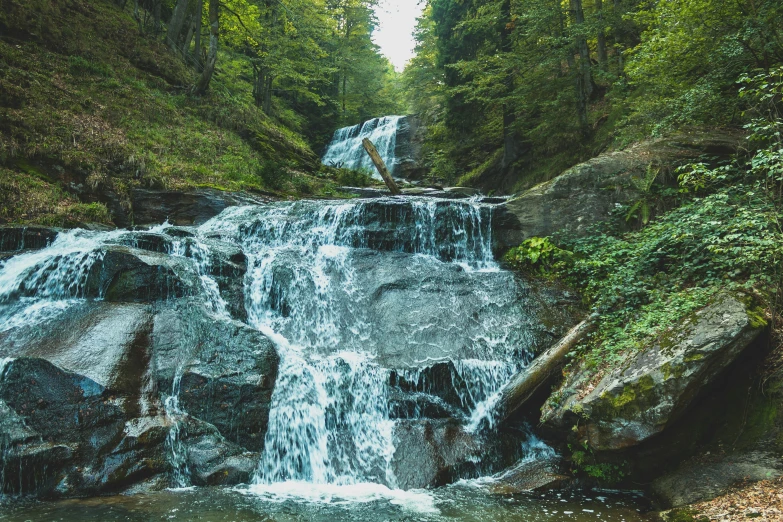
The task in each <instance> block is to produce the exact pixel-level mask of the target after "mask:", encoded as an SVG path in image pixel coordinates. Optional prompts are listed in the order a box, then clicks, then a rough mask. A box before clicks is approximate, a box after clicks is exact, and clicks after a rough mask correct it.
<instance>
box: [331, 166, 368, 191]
mask: <svg viewBox="0 0 783 522" xmlns="http://www.w3.org/2000/svg"><path fill="white" fill-rule="evenodd" d="M335 180H336V181H337V183H338V184H339V185H341V186H343V187H369V186H370V185H373V184H374V183H375V180H374V179H373V178H372V176H370V175H369V174H368V173H367V172H364V171H360V170H351V169H337V176H336V177H335Z"/></svg>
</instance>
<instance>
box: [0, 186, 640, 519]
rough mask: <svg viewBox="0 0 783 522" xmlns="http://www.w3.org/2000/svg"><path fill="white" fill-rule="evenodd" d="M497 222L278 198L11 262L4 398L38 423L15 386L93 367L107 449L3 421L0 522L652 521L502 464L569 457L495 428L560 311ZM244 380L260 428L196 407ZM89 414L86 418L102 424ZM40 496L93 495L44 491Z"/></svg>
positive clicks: (611, 500)
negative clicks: (501, 399) (507, 258)
mask: <svg viewBox="0 0 783 522" xmlns="http://www.w3.org/2000/svg"><path fill="white" fill-rule="evenodd" d="M493 211H494V210H493V206H492V205H490V204H484V203H480V202H479V201H478V200H476V201H464V200H462V201H456V200H442V199H438V200H436V199H428V198H405V199H402V198H381V199H372V200H353V201H298V202H293V203H288V202H286V203H274V204H270V205H266V206H263V207H235V208H229V209H227V210H226V211H224V212H223V213H222V214H221V215H220V216H218V217H216V218H214V219H212V220H211V221H209V222H207V223H206V224H204V225H202V226H200V227H197V228H184V229H183V228H182V227H172V226H170V225H168V224H163V225H160V226H158V227H154V228H153V229H150V230H149V231H145V232H129V231H113V232H87V231H69V232H61V233H60V234H59V235H58V236H57V239H56V240H55V241H54V242H53V243H52V244H50V245H49V246H48V247H47V248H44V249H42V250H36V251H30V252H22V253H20V254H19V255H16V256H13V257H9V258H7V259H5V260H4V261H0V263H1V264H0V341H3V343H2V344H0V360H2V361H3V363H2V366H1V367H0V407H2V408H8V407H11V408H12V409H14V410H15V411H16V412H17V413H19V414H20V415H22V414H25V412H27V411H28V410H27V409H25V408H27V406H26V404H27V403H28V402H31V401H33V402H34V401H36V400H37V399H36V398H35V396H33V395H31V396H29V397H28V396H25V395H21V396H20V394H30V393H33V392H32V391H29V387H28V386H27V385H26V384H24V383H27V382H29V381H26V380H25V379H26V378H27V377H25V374H24V372H25V371H33V370H26V368H29V367H30V365H35V364H41V363H39V362H36V361H41V360H44V361H48V362H51V363H52V364H54V365H55V367H59V368H62V369H63V370H67V371H69V372H73V373H74V374H78V375H82V376H85V377H83V378H82V379H83V380H80V381H78V386H79V387H78V389H77V392H76V395H75V396H74V397H76V399H72V398H70V397H71V396H68V397H69V399H68V400H79V401H86V400H95V399H93V398H99V397H103V399H100V400H102V401H103V405H102V406H100V408H103V409H106V408H109V407H112V408H114V409H112V410H111V411H108V413H101V415H105V416H106V420H103V418H99V419H98V420H97V421H91V422H94V423H97V424H94V425H97V426H105V428H101V429H103V430H104V431H106V436H105V437H106V438H105V440H104V439H100V436H102V435H101V434H102V433H103V432H100V433H92V431H90V430H92V429H93V428H90V427H89V425H88V424H85V423H84V421H82V420H78V419H77V422H76V425H74V426H72V427H69V428H68V429H67V430H66V429H62V430H59V431H58V430H57V429H52V426H51V425H50V424H47V421H46V420H45V419H44V418H43V417H42V419H41V420H38V421H37V420H36V417H35V416H34V413H32V414H31V415H33V417H30V418H29V419H28V420H27V421H21V420H20V421H19V422H20V424H19V425H18V426H17V427H16V428H14V429H15V430H16V431H14V430H11V431H8V430H7V429H6V431H2V430H3V429H5V428H2V422H0V435H2V436H3V437H4V438H0V442H2V448H0V449H2V450H3V451H2V454H3V455H4V459H3V463H2V474H0V479H2V480H0V485H2V488H0V491H2V492H4V496H3V497H0V502H3V504H0V520H64V521H70V520H95V521H99V520H101V521H108V520H275V521H288V520H330V521H331V520H465V521H469V520H512V521H513V520H520V521H522V520H524V521H538V520H551V521H560V520H570V521H588V520H601V521H620V522H636V521H641V520H645V518H644V515H642V514H641V512H643V511H645V510H646V509H647V504H646V502H645V501H644V499H642V498H640V497H638V496H636V495H634V494H631V493H617V492H605V493H598V492H594V493H590V494H585V495H582V496H580V495H569V494H566V493H562V492H551V493H544V494H533V493H525V492H523V491H521V489H525V488H520V487H515V486H514V485H513V484H514V479H513V477H512V478H509V477H511V475H509V474H508V472H507V471H504V470H505V469H506V468H508V467H509V466H514V465H517V466H518V465H519V464H520V463H522V464H524V465H531V466H533V467H536V466H537V465H538V464H542V463H549V462H550V461H551V462H553V463H554V462H556V461H557V455H556V453H555V452H554V450H552V449H551V448H549V447H548V446H547V445H546V444H544V443H543V442H541V441H540V440H539V439H538V438H537V437H536V436H535V434H534V432H533V430H531V429H530V428H529V427H527V426H525V425H523V426H519V427H517V428H515V430H512V431H510V432H508V431H506V432H502V434H498V433H495V432H492V431H491V429H490V428H491V427H492V417H491V414H490V412H491V406H492V404H493V401H494V400H496V398H497V394H498V392H499V390H500V389H501V388H502V386H503V385H504V384H505V383H507V382H508V381H509V379H510V378H511V377H512V376H513V375H514V374H515V373H516V372H517V371H519V370H520V369H521V368H523V367H524V366H525V365H526V364H528V363H529V361H530V360H531V359H532V358H533V357H534V355H535V353H537V352H538V351H540V350H541V349H542V347H545V346H547V345H548V344H549V343H551V342H552V339H553V334H552V332H551V327H545V326H544V325H543V319H542V318H543V317H544V316H545V315H547V314H550V315H551V313H553V312H552V310H550V308H556V305H555V304H551V303H550V304H547V298H546V297H542V296H541V295H539V294H538V293H537V290H536V289H534V288H532V287H531V286H530V285H529V284H528V283H527V282H526V281H524V280H523V279H521V278H519V277H517V276H516V275H515V274H513V273H511V272H509V271H506V270H504V269H503V268H501V266H500V265H499V264H498V263H497V262H496V261H495V259H494V256H493V240H492V216H493ZM221 256H223V257H221ZM225 258H230V261H220V259H225ZM118 259H119V260H121V262H120V261H117V260H118ZM140 263H141V264H140ZM220 263H223V264H220ZM240 264H241V269H242V272H241V273H243V274H244V275H241V276H226V273H229V274H235V273H236V274H239V273H240V272H231V271H230V270H239V268H236V267H238V266H239V265H240ZM150 266H153V267H156V268H154V270H152V272H150V274H151V275H149V276H144V277H141V276H139V275H138V274H141V273H146V272H144V270H148V268H145V267H150ZM226 266H228V267H234V268H230V270H229V272H227V271H226V270H227V269H226V268H225V267H226ZM117 267H119V268H117ZM110 269H111V270H115V271H114V272H111V273H109V275H106V274H107V273H108V272H107V271H110ZM96 274H98V275H96ZM127 274H132V276H133V277H132V278H131V279H128V277H130V276H127ZM162 274H165V278H164V279H162V280H161V279H160V278H161V277H162ZM99 276H100V277H99ZM126 276H127V277H126ZM101 278H103V279H101ZM96 281H97V282H96ZM139 281H141V282H142V283H143V285H147V286H142V287H141V288H138V287H137V286H134V285H138V284H139ZM158 281H163V282H162V283H159V282H158ZM237 282H238V283H240V286H239V289H240V290H239V292H240V297H237V294H236V292H235V293H234V294H230V292H229V290H228V288H229V287H230V284H234V285H236V283H237ZM120 283H122V284H120ZM227 285H229V286H227ZM242 300H243V301H244V303H241V301H242ZM129 301H132V302H134V303H136V304H132V305H131V304H122V303H128V302H129ZM237 301H240V302H239V303H238V302H237ZM552 303H554V301H552ZM239 305H242V306H239ZM96 307H97V308H96ZM128 307H131V308H128ZM172 307H173V308H172ZM177 307H178V308H177ZM94 308H95V309H97V310H98V312H93V309H94ZM115 310H117V311H115ZM128 310H132V311H133V313H138V314H140V315H141V316H142V319H140V320H139V324H142V325H146V326H143V328H146V330H143V332H142V333H141V334H138V333H133V334H132V335H131V334H129V337H128V338H129V339H131V338H132V342H130V344H128V341H126V340H123V339H124V338H122V339H119V341H117V340H116V339H114V337H117V336H118V334H116V332H115V331H114V330H112V332H111V335H110V336H109V337H106V336H104V337H100V336H99V335H98V334H97V333H96V328H98V327H99V326H100V324H102V323H101V321H106V320H107V319H106V317H109V318H110V319H111V320H112V321H119V322H120V323H121V324H124V323H123V322H122V321H127V314H128ZM96 313H97V314H98V315H97V317H99V319H100V320H96V319H94V317H96V315H95V314H96ZM91 314H92V315H91ZM82 317H86V319H82ZM199 318H202V319H199ZM203 318H206V319H203ZM196 321H202V323H198V322H196ZM204 321H206V322H204ZM550 321H551V318H550ZM82 324H87V325H88V327H87V328H88V330H89V332H88V333H89V335H87V336H86V338H87V341H85V337H84V336H81V337H80V335H81V334H80V333H79V328H81V326H79V325H82ZM96 324H98V326H96ZM134 324H135V323H134ZM63 325H66V326H63ZM74 325H76V326H74ZM172 325H174V326H172ZM176 325H180V326H176ZM200 325H201V326H200ZM210 325H214V326H210ZM220 325H222V326H220ZM218 326H220V328H223V327H229V328H231V329H232V330H230V332H229V333H227V334H225V335H224V334H222V333H220V331H221V330H220V328H218ZM134 328H136V326H134ZM138 328H141V327H138ZM135 331H136V330H133V332H135ZM55 332H58V333H57V334H56V335H52V334H55ZM66 332H68V333H67V335H63V334H65V333H66ZM144 332H146V333H144ZM171 332H174V339H175V340H174V341H166V342H164V341H162V340H161V339H163V340H165V339H169V338H171V335H172V334H171ZM251 332H254V333H251ZM42 335H43V336H45V337H47V340H46V341H44V340H43V338H42ZM69 336H70V337H69ZM112 336H114V337H112ZM167 336H168V337H167ZM71 337H73V338H74V339H76V340H75V341H72V340H71ZM245 338H251V339H259V340H258V341H252V342H253V343H256V344H252V343H251V344H250V345H248V346H247V348H246V347H245V345H241V346H240V345H237V344H236V343H239V342H244V341H242V339H245ZM96 339H98V340H99V342H98V344H96V342H95V341H96ZM205 339H206V340H208V341H205ZM270 341H271V344H270ZM113 342H117V343H119V344H118V345H117V346H118V347H117V348H116V349H111V350H110V349H109V348H108V346H110V345H111V343H113ZM101 343H102V344H101ZM232 343H233V344H232ZM258 343H266V344H265V345H264V346H267V345H268V348H265V349H262V348H260V346H261V344H258ZM112 346H113V345H112ZM232 346H234V347H236V348H231V347H232ZM123 350H125V351H123ZM134 350H135V351H134ZM138 350H142V351H143V354H142V355H139V356H138V363H137V364H136V363H135V364H136V366H134V367H133V372H135V373H133V375H136V376H138V377H133V378H129V377H126V373H127V372H128V371H129V370H128V369H127V368H128V364H127V361H128V360H129V358H131V359H132V358H133V357H135V355H133V354H134V353H140V352H138ZM235 350H240V351H235ZM264 350H266V351H264ZM272 351H273V352H276V356H275V357H276V359H277V362H276V367H275V368H274V369H271V370H270V369H264V368H269V367H271V366H274V365H273V364H272V363H271V362H270V361H272V359H271V357H272V355H264V356H263V357H266V358H265V359H263V361H262V362H258V361H260V360H256V362H252V367H248V366H247V362H246V361H247V360H248V359H247V358H248V357H249V358H250V359H249V360H250V361H253V360H254V359H253V358H254V357H261V356H262V355H260V354H263V353H269V352H272ZM237 359H239V362H240V363H241V364H238V363H237V362H236V360H237ZM112 361H116V363H113V362H112ZM47 364H48V363H47ZM259 365H261V366H259ZM258 368H262V369H261V370H259V369H258ZM34 371H36V372H38V373H36V374H35V375H36V376H38V375H43V374H42V373H41V372H43V371H44V370H34ZM45 371H46V372H50V373H51V372H56V371H59V370H56V368H50V367H49V366H46V368H45ZM259 372H261V374H260V375H259V374H258V373H259ZM275 374H276V380H275V381H274V387H273V391H272V388H271V387H270V386H269V382H270V379H275ZM54 375H58V374H56V373H55V374H54ZM68 375H73V374H68ZM36 378H40V377H36ZM52 378H53V379H54V377H52ZM68 379H71V377H67V379H66V381H67V382H66V384H67V383H68V382H71V381H68ZM237 379H239V381H237ZM88 381H89V382H88ZM58 382H59V381H58ZM205 382H206V384H204V383H205ZM16 383H22V384H24V386H22V387H21V388H15V387H14V386H16ZM118 383H120V384H121V385H120V384H118ZM235 383H238V384H236V386H239V388H237V390H238V392H237V393H239V394H240V395H239V396H240V397H244V398H243V399H238V402H236V407H237V408H245V409H246V408H251V410H248V411H249V413H247V412H246V410H241V411H237V412H236V413H237V414H236V415H234V413H233V412H231V411H230V410H226V412H227V413H228V414H229V417H228V418H227V417H226V414H225V413H222V412H221V411H216V410H215V408H213V407H205V406H204V404H202V403H203V401H204V400H208V399H209V398H210V397H214V396H215V395H216V394H219V393H229V392H230V390H231V389H232V388H231V386H234V385H235ZM63 386H65V384H64V385H63ZM199 386H201V387H202V388H199ZM204 386H206V388H203V387H204ZM254 386H257V388H254ZM202 389H206V390H207V395H198V396H197V397H202V399H194V397H195V396H194V394H197V393H201V392H200V390H202ZM17 390H23V391H17ZM123 390H125V391H123ZM224 390H229V391H228V392H224ZM248 390H250V391H248ZM254 390H257V391H254ZM265 390H269V391H265ZM41 393H44V392H41ZM269 393H271V396H269ZM123 394H125V395H123ZM248 394H255V395H248ZM265 394H266V395H265ZM60 395H62V394H60ZM66 395H67V394H66ZM116 396H120V397H124V398H122V399H121V400H119V401H118V400H116V399H115V397H116ZM251 396H252V397H256V399H249V398H248V397H251ZM57 400H59V399H58V398H54V397H53V398H50V399H48V400H47V402H43V403H42V401H38V404H43V405H42V406H41V407H42V408H44V409H45V408H47V406H48V405H49V404H54V403H55V402H56V401H57ZM209 400H211V399H209ZM221 400H223V399H221ZM226 400H228V399H226ZM232 400H233V399H232ZM3 401H4V402H3ZM199 401H201V403H200V402H199ZM253 401H266V402H255V403H253ZM6 403H7V405H6ZM90 404H94V405H93V406H89V408H90V409H89V410H86V409H85V408H87V407H86V406H84V407H82V406H79V408H80V409H79V410H78V411H79V412H78V413H76V415H77V417H78V418H81V417H82V416H84V415H85V411H94V410H96V409H100V408H98V407H97V406H95V405H97V404H98V403H97V402H92V403H90ZM115 404H116V407H115V406H113V405H115ZM227 406H228V404H227V402H223V403H222V405H221V406H217V407H216V408H217V409H218V410H221V409H223V410H225V409H226V408H227ZM49 407H54V406H49ZM58 407H59V406H58ZM66 407H67V408H71V407H72V406H71V405H70V403H68V404H66V405H65V406H62V408H66ZM252 408H256V409H252ZM39 409H40V407H39ZM67 411H71V410H67ZM101 411H103V410H101ZM47 415H51V414H47ZM9 418H10V417H9ZM14 418H15V417H14ZM123 423H124V427H123ZM114 426H116V427H114ZM47 430H51V431H47ZM85 430H87V431H86V432H85ZM112 430H114V431H112ZM144 430H147V431H144ZM20 432H23V433H21V434H19V433H20ZM3 433H5V434H4V435H3ZM140 433H141V435H140ZM144 434H146V435H144ZM158 434H160V435H158ZM14 437H16V438H14ZM61 439H62V440H61ZM117 441H120V442H119V444H118V442H117ZM42 444H43V445H44V446H43V449H41V448H42V446H41V445H42ZM58 444H59V445H58ZM60 447H67V448H70V449H69V450H68V451H69V452H70V453H68V452H65V450H64V449H63V450H61V449H58V448H60ZM30 448H32V449H30ZM79 448H91V449H89V450H86V452H85V450H84V449H79ZM55 450H56V451H55ZM30 452H37V453H30ZM58 452H59V453H58ZM64 452H65V453H66V456H65V457H62V458H61V457H57V458H55V456H56V455H59V454H60V453H64ZM90 452H94V453H90ZM25 455H35V457H34V458H33V457H26V456H25ZM82 455H88V457H89V460H88V461H85V464H83V465H81V466H78V467H77V464H76V462H75V461H76V460H78V459H79V458H80V457H81V456H82ZM90 455H92V456H90ZM88 457H85V458H88ZM139 459H142V460H140V461H139ZM144 459H147V460H144ZM135 462H143V463H145V464H144V466H145V467H144V468H135V467H134V463H135ZM238 462H239V464H237V463H238ZM242 465H243V466H245V467H244V468H242V467H241V466H242ZM552 466H556V464H552ZM240 468H241V469H240ZM542 469H543V468H542ZM547 469H548V470H549V469H550V468H547ZM552 469H554V468H552ZM118 473H125V474H124V475H118ZM546 473H551V471H546ZM137 477H138V478H137ZM226 477H229V478H226ZM231 477H234V478H231ZM229 482H234V483H229ZM216 483H217V484H223V486H222V487H215V486H214V484H216ZM210 486H211V487H210ZM44 487H48V488H50V489H49V490H48V491H49V492H50V493H48V494H46V495H45V496H52V495H54V494H58V492H61V491H62V492H66V493H67V494H68V495H76V496H90V497H93V498H88V499H84V500H60V501H56V502H36V501H34V500H32V498H33V497H32V496H31V494H32V493H34V492H36V491H42V488H44ZM69 488H71V489H69ZM80 488H81V489H80ZM118 491H124V492H125V493H127V494H124V495H120V496H111V495H109V496H95V495H96V493H98V494H100V495H107V494H111V493H113V492H114V493H116V492H118ZM85 492H86V493H85Z"/></svg>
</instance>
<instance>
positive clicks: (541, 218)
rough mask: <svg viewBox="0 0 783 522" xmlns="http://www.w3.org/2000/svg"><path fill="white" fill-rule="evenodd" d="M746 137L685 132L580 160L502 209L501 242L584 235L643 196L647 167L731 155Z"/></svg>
mask: <svg viewBox="0 0 783 522" xmlns="http://www.w3.org/2000/svg"><path fill="white" fill-rule="evenodd" d="M741 138H742V136H741V135H737V134H732V133H728V132H722V131H711V132H705V131H695V132H691V133H681V134H679V135H676V136H674V137H670V138H665V139H658V140H654V141H648V142H643V143H640V144H637V145H634V146H632V147H629V148H628V149H625V150H622V151H619V152H610V153H604V154H601V155H600V156H597V157H595V158H593V159H591V160H589V161H587V162H585V163H581V164H579V165H576V166H575V167H572V168H570V169H568V170H567V171H565V172H564V173H563V174H561V175H560V176H558V177H556V178H555V179H553V180H551V181H548V182H546V183H542V184H541V185H537V186H536V187H533V188H532V189H530V190H528V191H526V192H523V193H522V194H520V195H519V196H518V197H516V198H514V199H512V200H510V201H509V202H508V203H506V204H505V205H504V206H503V207H501V208H499V209H498V211H497V212H496V215H495V219H494V221H493V232H494V234H495V236H494V239H495V241H496V243H497V248H498V250H499V251H505V250H507V249H508V248H511V247H515V246H517V245H519V244H520V243H522V241H524V240H525V239H527V238H530V237H533V236H540V237H543V236H549V235H552V234H553V233H555V232H558V231H565V232H567V233H569V234H577V235H583V234H585V233H587V231H588V229H589V227H590V226H591V225H593V224H595V223H598V222H601V221H606V220H607V219H609V218H610V216H611V212H612V211H613V210H614V209H615V208H616V207H617V206H618V205H624V204H628V203H630V202H633V201H636V200H637V199H638V198H639V197H640V195H641V194H640V189H639V188H638V183H635V182H634V179H643V178H644V176H646V175H647V170H648V168H661V169H663V170H665V171H674V169H675V168H677V167H678V166H680V165H682V164H685V163H688V162H693V161H695V160H696V159H697V158H698V157H699V156H701V155H703V154H709V155H712V156H723V157H728V156H730V155H731V154H733V153H734V152H736V150H737V147H738V146H739V144H740V143H741Z"/></svg>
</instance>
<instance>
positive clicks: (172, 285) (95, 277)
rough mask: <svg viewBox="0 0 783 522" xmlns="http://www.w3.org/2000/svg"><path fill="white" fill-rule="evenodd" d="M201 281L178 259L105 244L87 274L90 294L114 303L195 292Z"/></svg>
mask: <svg viewBox="0 0 783 522" xmlns="http://www.w3.org/2000/svg"><path fill="white" fill-rule="evenodd" d="M197 285H198V282H197V279H196V277H195V274H193V273H192V272H191V271H190V268H189V267H188V266H187V265H186V264H185V263H183V262H182V261H181V260H178V259H177V258H174V257H171V256H166V255H163V254H157V253H153V252H146V251H143V250H136V249H132V248H129V247H124V246H116V247H115V246H108V247H106V251H105V255H104V256H103V259H102V260H101V261H99V262H96V263H95V264H94V265H93V268H92V270H91V271H90V274H89V275H88V282H87V288H88V295H90V296H95V297H98V296H103V297H104V299H106V300H107V301H112V302H123V301H126V302H127V301H130V302H148V301H157V300H163V299H170V298H176V297H182V296H184V295H189V294H193V293H195V291H196V288H197Z"/></svg>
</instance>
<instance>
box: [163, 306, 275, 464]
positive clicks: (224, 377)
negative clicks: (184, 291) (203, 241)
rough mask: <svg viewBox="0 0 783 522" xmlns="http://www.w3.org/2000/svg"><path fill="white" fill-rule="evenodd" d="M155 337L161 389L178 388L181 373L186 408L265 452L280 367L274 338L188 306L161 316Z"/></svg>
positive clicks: (240, 441)
mask: <svg viewBox="0 0 783 522" xmlns="http://www.w3.org/2000/svg"><path fill="white" fill-rule="evenodd" d="M152 338H153V343H154V348H153V351H154V353H155V364H156V366H157V375H158V377H157V378H158V382H159V388H160V389H162V390H172V386H173V381H174V377H175V374H177V373H178V372H181V374H182V377H181V381H180V388H179V402H180V405H181V407H182V408H183V409H184V410H185V411H186V412H188V414H189V415H191V416H193V417H197V418H198V419H201V420H203V421H205V422H208V423H210V424H212V425H214V426H215V427H217V429H218V430H219V432H220V434H221V435H222V436H223V437H225V438H226V439H227V440H228V441H231V442H234V443H236V444H238V445H240V446H242V447H243V448H246V449H248V450H251V451H260V450H261V448H263V444H264V436H265V434H266V428H267V423H268V420H269V408H270V405H271V400H272V390H273V388H274V384H275V380H276V378H277V367H278V364H279V358H278V355H277V351H276V350H275V348H274V346H273V345H272V343H271V342H270V341H269V339H267V338H266V337H265V336H264V335H263V334H261V333H260V332H258V331H257V330H254V329H252V328H250V327H248V326H246V325H244V324H242V323H239V322H233V321H225V320H223V321H220V322H215V320H214V319H213V318H211V317H210V316H209V314H208V313H207V312H206V311H205V310H204V309H202V308H199V307H198V306H193V304H192V303H186V302H181V303H177V304H176V305H175V306H173V307H172V308H170V309H168V310H164V311H162V312H161V313H159V314H158V315H157V316H156V317H155V327H154V330H153V334H152Z"/></svg>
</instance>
